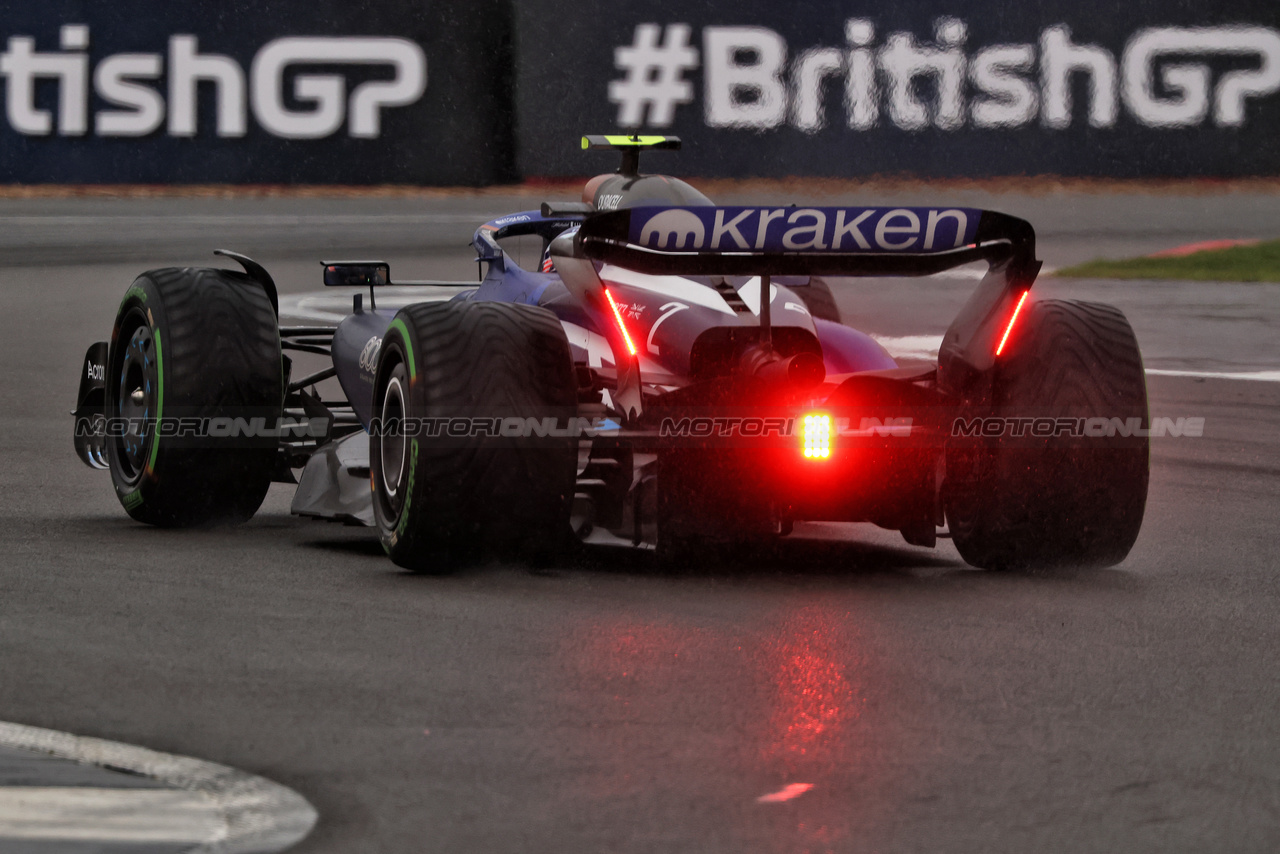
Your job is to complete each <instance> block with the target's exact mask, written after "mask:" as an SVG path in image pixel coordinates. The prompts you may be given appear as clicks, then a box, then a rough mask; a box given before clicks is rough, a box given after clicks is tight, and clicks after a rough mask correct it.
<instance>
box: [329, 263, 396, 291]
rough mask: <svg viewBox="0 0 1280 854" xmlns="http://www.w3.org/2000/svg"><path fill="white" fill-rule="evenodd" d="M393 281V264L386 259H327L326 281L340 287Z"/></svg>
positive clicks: (372, 284) (384, 283)
mask: <svg viewBox="0 0 1280 854" xmlns="http://www.w3.org/2000/svg"><path fill="white" fill-rule="evenodd" d="M390 282H391V265H390V264H388V263H387V262H385V261H325V262H324V283H325V285H326V286H338V287H353V286H354V287H372V286H375V285H386V284H389V283H390Z"/></svg>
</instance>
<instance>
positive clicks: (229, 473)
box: [106, 267, 284, 527]
mask: <svg viewBox="0 0 1280 854" xmlns="http://www.w3.org/2000/svg"><path fill="white" fill-rule="evenodd" d="M283 384H284V376H283V372H282V369H281V359H280V335H279V328H278V326H277V324H276V316H275V311H274V309H273V308H272V305H271V301H270V299H269V298H268V296H267V294H266V292H265V291H264V290H263V289H262V286H261V285H259V284H258V283H257V282H255V281H253V280H252V279H250V278H249V277H248V276H246V275H244V274H243V273H239V272H236V271H232V270H219V269H209V268H194V267H185V268H168V269H163V270H152V271H150V272H148V273H144V274H143V275H141V276H139V277H138V278H137V280H135V281H134V283H133V285H132V286H131V287H130V288H129V290H128V291H126V293H125V297H124V300H123V301H122V302H121V304H120V310H119V311H118V312H117V315H116V321H115V325H114V327H113V329H112V333H111V344H110V349H109V353H108V357H107V377H106V412H107V416H108V419H109V423H113V424H114V425H116V427H115V428H114V429H110V430H109V432H108V437H107V442H106V444H107V458H108V462H109V466H110V469H111V480H112V484H113V485H114V486H115V491H116V496H117V497H118V498H119V500H120V503H121V505H123V506H124V508H125V510H126V511H127V512H128V513H129V515H130V516H132V517H133V518H134V519H137V520H138V521H140V522H145V523H147V524H151V525H158V526H161V527H183V526H190V525H203V524H212V523H236V522H242V521H245V520H247V519H249V518H250V517H251V516H253V514H254V513H255V512H256V511H257V509H258V507H259V506H261V504H262V500H263V498H264V497H265V496H266V493H267V488H268V486H270V483H271V473H272V471H273V468H274V463H275V457H276V444H277V439H276V438H275V437H274V436H270V435H261V434H263V433H269V432H270V430H271V429H273V428H274V427H275V425H276V423H277V421H278V419H279V418H280V415H281V411H282V405H283V401H284V388H283ZM237 422H240V424H239V425H238V424H237ZM259 423H260V424H261V425H262V427H263V428H265V429H263V430H257V429H256V427H257V425H258V424H259ZM211 426H212V430H211V429H210V428H211ZM237 431H238V433H239V435H231V434H232V433H236V432H237ZM215 434H217V435H215ZM245 434H253V435H245Z"/></svg>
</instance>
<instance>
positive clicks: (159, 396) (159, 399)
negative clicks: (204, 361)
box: [147, 329, 164, 477]
mask: <svg viewBox="0 0 1280 854" xmlns="http://www.w3.org/2000/svg"><path fill="white" fill-rule="evenodd" d="M151 337H152V338H153V339H154V340H155V342H156V424H157V429H156V431H155V432H154V433H153V434H151V459H149V460H147V474H149V475H152V476H153V477H154V476H155V473H156V454H158V453H159V452H160V430H159V427H158V425H159V424H160V419H161V418H163V417H164V354H163V353H162V352H161V350H160V330H159V329H152V330H151Z"/></svg>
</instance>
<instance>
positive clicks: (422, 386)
mask: <svg viewBox="0 0 1280 854" xmlns="http://www.w3.org/2000/svg"><path fill="white" fill-rule="evenodd" d="M678 147H679V140H678V139H676V138H674V137H662V136H645V137H640V136H603V137H585V138H584V139H583V148H592V149H597V148H604V149H615V150H619V151H621V152H622V157H623V161H622V166H621V168H620V169H619V170H618V172H617V173H612V174H607V175H601V176H598V177H597V178H594V179H592V180H591V181H590V182H588V183H587V185H586V187H585V190H584V192H583V196H582V201H580V202H572V203H546V204H543V205H542V207H541V209H540V210H538V211H527V212H522V213H516V214H513V215H510V216H505V217H502V218H500V219H496V220H493V221H492V222H488V223H485V224H484V225H482V226H480V228H479V230H477V231H476V232H475V237H474V241H473V246H474V247H475V249H476V251H477V254H478V260H479V261H480V262H482V264H484V265H487V272H486V273H485V274H484V276H483V279H482V281H480V283H479V285H478V286H474V285H471V286H465V287H464V286H463V284H464V283H456V282H449V283H445V282H420V283H397V284H416V285H420V286H421V291H420V293H421V295H422V297H421V299H415V300H409V301H406V302H405V304H403V305H392V306H388V305H387V300H385V299H384V300H383V306H382V307H381V308H379V307H377V305H376V303H377V301H378V294H379V293H382V294H384V295H386V294H388V293H390V291H388V290H386V289H385V286H387V285H389V284H392V282H391V276H390V270H389V267H388V265H387V264H385V263H383V262H379V261H339V262H324V284H325V285H331V286H358V287H359V288H360V290H359V291H357V292H355V293H354V294H353V295H352V307H351V312H350V314H349V315H347V316H346V317H345V319H343V320H342V321H341V322H340V323H338V324H337V326H336V328H334V327H331V326H287V325H281V324H280V322H279V314H280V308H279V303H278V300H277V296H276V287H275V284H274V283H273V281H272V279H271V276H270V275H269V274H268V273H267V271H266V270H264V269H263V268H262V267H261V266H260V265H258V264H257V263H255V262H254V261H252V260H250V259H248V258H246V257H244V256H242V255H238V254H236V253H232V252H225V251H221V250H219V252H220V254H222V255H225V256H227V257H229V258H231V259H233V260H235V261H237V262H238V263H239V264H240V265H241V266H242V267H243V268H244V272H243V273H242V272H239V271H232V270H224V269H214V268H181V269H178V268H170V269H161V270H152V271H150V272H147V273H144V274H142V275H141V276H139V277H138V278H137V280H136V281H135V282H134V283H133V285H132V286H131V287H130V288H129V289H128V290H127V291H126V292H125V296H124V300H123V302H122V303H121V305H120V309H119V311H118V313H117V316H116V319H115V324H114V327H113V329H112V333H111V340H110V342H109V343H107V342H100V343H97V344H94V345H93V346H91V347H90V348H89V351H88V353H87V355H86V359H85V367H84V371H83V373H82V376H81V383H80V394H79V399H78V405H77V408H76V410H75V414H76V416H77V418H76V423H77V427H76V435H75V445H76V449H77V452H78V454H79V455H80V457H81V459H82V460H84V462H86V463H87V464H89V465H90V466H92V467H95V468H104V469H109V470H110V474H111V478H112V482H113V483H114V485H115V490H116V494H117V496H118V497H119V499H120V502H121V504H123V506H124V508H125V510H126V511H127V512H128V513H129V515H130V516H132V517H133V518H134V519H137V520H139V521H142V522H146V523H150V524H153V525H161V526H188V525H202V524H209V523H213V522H222V521H233V522H234V521H242V520H246V519H248V518H249V517H251V516H252V515H253V514H254V513H255V512H256V511H257V509H258V508H259V506H260V505H261V503H262V501H263V499H264V496H265V495H266V492H267V489H268V486H269V484H270V483H271V482H273V481H275V482H285V483H297V490H296V492H295V495H294V499H293V512H295V513H298V514H301V515H305V516H314V517H318V518H323V519H330V520H338V521H344V522H348V523H360V524H367V525H371V526H374V527H376V528H377V530H378V534H379V537H380V538H381V542H382V545H383V546H384V548H385V549H386V551H387V553H388V554H389V555H390V556H391V558H392V560H393V561H395V562H396V563H397V564H399V565H400V566H404V567H407V568H410V569H413V570H417V571H425V572H436V571H443V570H446V569H448V568H451V567H455V566H458V565H459V564H461V563H465V562H467V561H470V560H472V559H474V558H475V556H476V555H477V554H480V553H482V552H484V553H492V552H493V551H494V550H497V551H498V552H501V553H504V554H508V555H517V556H525V557H528V558H531V559H535V560H546V559H552V558H554V556H555V555H556V554H557V553H558V552H560V550H562V549H564V548H565V547H566V546H569V545H572V544H573V543H574V542H575V541H587V542H612V543H626V544H629V545H633V546H639V547H654V548H656V549H657V552H658V556H659V559H660V561H662V562H664V563H666V564H668V565H675V566H679V565H683V564H688V563H689V562H692V561H696V560H701V559H705V558H714V557H715V556H716V554H717V552H719V551H721V550H723V549H725V548H727V547H738V546H743V545H746V546H748V547H754V546H755V545H757V544H760V543H767V542H770V541H772V540H774V539H776V538H779V537H782V536H785V535H787V534H788V533H790V532H791V530H792V525H793V523H794V522H795V521H798V520H834V521H862V522H872V523H875V524H876V525H879V526H882V527H884V528H888V529H891V530H896V531H900V532H901V534H902V536H903V537H904V538H905V539H906V541H907V542H908V543H911V544H915V545H925V546H933V545H935V543H936V538H937V537H938V536H950V537H952V538H953V540H954V543H955V546H956V548H957V549H958V550H959V552H960V554H961V555H962V556H963V557H964V559H965V560H966V561H968V562H969V563H971V564H973V565H975V566H979V567H987V568H993V569H1005V568H1026V567H1040V566H1047V565H1058V564H1069V565H1093V566H1103V565H1111V564H1114V563H1117V562H1119V561H1120V560H1122V559H1123V558H1124V557H1125V555H1126V554H1127V553H1128V552H1129V550H1130V548H1131V547H1132V545H1133V543H1134V541H1135V539H1136V538H1137V535H1138V530H1139V528H1140V526H1141V523H1142V516H1143V510H1144V505H1145V503H1146V494H1147V480H1148V440H1147V438H1146V435H1145V432H1144V430H1143V429H1142V424H1144V423H1145V422H1146V420H1147V398H1146V384H1145V377H1144V373H1143V367H1142V358H1141V355H1140V353H1139V350H1138V344H1137V341H1136V340H1135V338H1134V334H1133V331H1132V329H1131V328H1130V326H1129V323H1128V322H1127V321H1126V319H1125V318H1124V316H1123V315H1122V314H1121V313H1120V312H1119V311H1118V310H1116V309H1115V308H1112V307H1110V306H1106V305H1099V304H1093V303H1084V302H1075V301H1059V300H1043V301H1035V300H1031V299H1029V298H1028V292H1029V289H1030V288H1031V286H1032V283H1033V282H1034V280H1035V278H1036V275H1037V274H1038V272H1039V270H1040V262H1039V261H1037V260H1036V258H1035V234H1034V232H1033V230H1032V228H1031V226H1030V225H1029V224H1028V223H1027V222H1025V221H1023V220H1020V219H1017V218H1014V217H1011V216H1007V215H1004V214H1000V213H995V212H992V211H983V210H975V209H970V208H955V207H933V208H920V207H914V208H906V207H894V208H891V207H795V206H792V207H776V206H754V207H753V206H735V207H717V206H716V205H715V204H713V203H712V202H711V200H710V199H708V198H707V197H706V196H704V195H703V194H702V193H700V192H699V191H697V190H696V189H694V188H693V187H692V186H690V185H689V184H687V183H685V182H684V181H681V180H678V179H675V178H671V177H666V176H661V175H642V174H640V172H639V153H640V151H641V150H642V149H645V148H650V149H674V148H678ZM513 237H524V238H526V239H527V240H531V239H534V238H537V239H539V240H540V245H541V247H542V249H543V253H542V263H541V264H539V265H537V268H536V269H532V270H526V269H522V268H521V267H520V266H518V265H517V264H516V263H514V262H513V260H512V258H511V257H510V255H509V254H508V253H505V252H504V251H503V249H502V247H501V246H500V241H504V240H505V239H506V238H513ZM974 262H985V264H986V265H988V269H987V271H986V273H985V275H984V277H983V278H982V280H981V283H980V284H979V285H978V287H977V290H976V291H975V292H974V294H973V295H972V297H971V298H970V299H969V300H968V302H967V303H966V304H965V305H964V307H963V308H962V310H961V311H960V313H959V315H958V316H957V317H956V318H955V320H954V321H953V322H952V324H951V326H950V328H949V329H948V330H947V332H946V334H945V336H944V338H943V341H942V345H941V351H940V353H939V355H938V358H937V360H936V362H927V363H922V362H914V363H913V362H905V361H903V362H899V361H897V360H895V359H894V358H893V357H891V356H890V354H889V353H888V352H887V351H886V350H884V349H883V348H882V347H881V346H880V344H879V343H877V342H876V340H874V339H873V338H871V337H870V336H868V335H866V334H863V333H862V332H860V331H858V330H855V329H853V328H850V327H848V326H845V325H843V324H841V323H840V322H839V314H838V311H837V309H836V303H835V301H834V299H833V297H832V294H833V291H838V290H839V289H840V288H841V287H842V286H845V285H847V284H848V283H849V282H850V281H851V277H869V276H870V277H881V279H880V280H881V281H884V282H885V283H886V285H885V286H886V287H898V283H899V282H901V281H902V279H901V277H904V276H926V275H930V274H934V273H938V272H941V271H944V270H947V269H949V268H953V267H957V266H959V265H964V264H972V263H974ZM365 289H367V295H368V297H369V305H368V307H365V306H364V305H363V297H364V295H365ZM415 293H417V292H415ZM282 351H284V353H282ZM285 353H287V354H291V355H286V354H285ZM317 357H323V358H324V359H325V363H324V364H322V365H319V366H318V368H317V369H316V370H313V371H311V372H309V373H307V374H306V375H304V376H300V375H299V374H300V373H302V372H301V371H299V369H298V365H299V364H301V362H302V361H305V360H307V359H311V360H315V359H316V358H317ZM335 378H336V384H337V385H340V387H341V389H342V392H343V394H344V396H345V399H342V400H326V399H322V398H323V397H324V395H322V393H321V392H320V391H319V390H318V388H319V387H320V386H321V385H326V384H327V385H328V386H329V387H332V386H333V385H335V383H334V382H331V380H333V379H335ZM329 396H330V397H335V396H336V395H329ZM944 526H945V528H946V530H943V531H940V530H939V529H940V528H943V527H944Z"/></svg>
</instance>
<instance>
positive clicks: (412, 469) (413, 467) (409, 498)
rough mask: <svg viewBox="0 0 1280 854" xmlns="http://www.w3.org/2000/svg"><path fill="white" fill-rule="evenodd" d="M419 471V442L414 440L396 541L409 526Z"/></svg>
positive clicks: (410, 452)
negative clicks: (414, 484)
mask: <svg viewBox="0 0 1280 854" xmlns="http://www.w3.org/2000/svg"><path fill="white" fill-rule="evenodd" d="M417 469H418V440H417V439H414V440H413V441H412V442H410V443H409V482H408V483H407V484H405V488H404V506H403V507H401V508H400V523H399V524H398V525H396V534H395V536H396V539H397V540H398V539H400V537H401V535H403V534H404V530H405V528H407V527H408V526H409V506H410V505H411V504H413V482H414V480H415V477H414V475H415V474H416V473H417Z"/></svg>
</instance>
